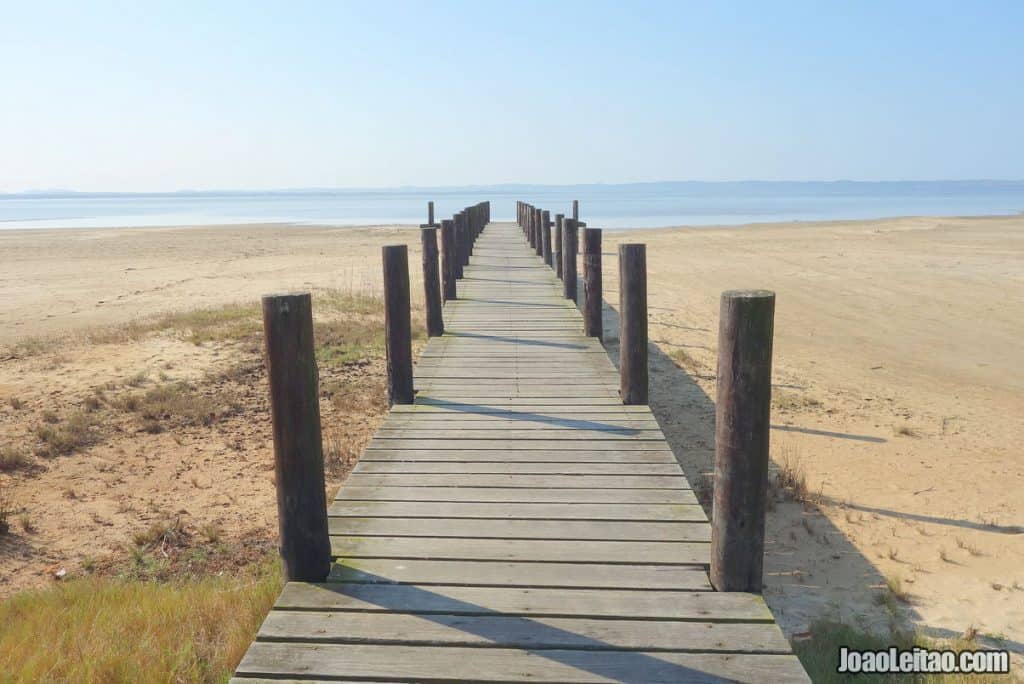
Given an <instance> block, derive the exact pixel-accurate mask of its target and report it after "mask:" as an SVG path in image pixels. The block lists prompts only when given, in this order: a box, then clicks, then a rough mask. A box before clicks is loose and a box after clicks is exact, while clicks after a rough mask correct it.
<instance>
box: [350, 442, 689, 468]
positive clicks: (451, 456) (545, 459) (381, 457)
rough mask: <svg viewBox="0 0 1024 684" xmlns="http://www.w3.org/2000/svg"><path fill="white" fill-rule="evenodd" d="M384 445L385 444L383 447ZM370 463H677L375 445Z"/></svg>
mask: <svg viewBox="0 0 1024 684" xmlns="http://www.w3.org/2000/svg"><path fill="white" fill-rule="evenodd" d="M382 444H384V443H382ZM366 461H451V462H458V463H469V462H474V461H475V462H486V461H491V462H500V463H504V462H509V463H531V462H532V463H676V458H675V456H674V455H673V454H672V452H671V451H658V450H654V449H651V450H644V451H609V450H605V451H597V450H589V449H575V448H573V449H560V450H557V451H556V450H551V449H549V450H546V451H545V450H543V449H452V448H450V447H449V446H447V445H443V444H438V445H435V446H433V447H430V446H429V445H423V446H422V447H421V448H419V449H389V448H387V447H386V446H380V445H374V444H372V443H371V445H370V446H369V447H368V448H367V449H366V450H365V451H364V452H363V456H362V458H361V459H360V463H362V462H366Z"/></svg>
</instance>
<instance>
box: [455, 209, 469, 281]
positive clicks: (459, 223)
mask: <svg viewBox="0 0 1024 684" xmlns="http://www.w3.org/2000/svg"><path fill="white" fill-rule="evenodd" d="M467 239H468V237H467V236H466V216H465V215H464V214H463V213H462V212H459V213H458V214H456V215H455V277H456V278H457V279H459V280H461V279H462V275H463V273H462V266H463V264H465V254H466V240H467Z"/></svg>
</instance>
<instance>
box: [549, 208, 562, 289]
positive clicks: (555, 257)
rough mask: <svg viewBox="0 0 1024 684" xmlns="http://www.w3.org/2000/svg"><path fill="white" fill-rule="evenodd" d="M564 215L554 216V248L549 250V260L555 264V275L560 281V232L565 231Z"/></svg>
mask: <svg viewBox="0 0 1024 684" xmlns="http://www.w3.org/2000/svg"><path fill="white" fill-rule="evenodd" d="M564 222H565V214H555V225H554V230H555V246H554V248H553V249H552V250H551V260H552V261H553V262H555V275H556V276H558V279H559V280H561V279H562V231H564V230H565V223H564Z"/></svg>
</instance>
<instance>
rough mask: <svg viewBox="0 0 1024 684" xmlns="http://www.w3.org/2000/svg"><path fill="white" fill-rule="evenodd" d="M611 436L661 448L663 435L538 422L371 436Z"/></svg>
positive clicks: (386, 431)
mask: <svg viewBox="0 0 1024 684" xmlns="http://www.w3.org/2000/svg"><path fill="white" fill-rule="evenodd" d="M604 437H614V438H615V439H617V440H628V441H635V442H656V443H657V444H658V446H659V447H662V448H663V447H664V443H665V437H664V435H662V434H661V430H658V429H653V430H652V429H650V428H627V429H621V428H618V429H616V428H614V427H612V428H608V429H607V430H588V429H583V428H567V427H560V426H546V425H538V426H536V427H532V428H527V429H522V428H521V427H509V428H506V429H503V430H500V431H499V430H494V429H487V428H462V427H459V428H451V429H447V430H445V429H430V430H427V429H419V428H411V427H399V428H394V429H392V428H388V427H382V428H381V429H379V430H377V434H376V435H375V439H378V440H384V439H405V440H430V439H443V440H445V441H450V440H457V439H458V440H464V439H480V438H495V439H502V440H516V441H534V440H542V441H552V440H554V441H580V440H587V439H602V438H604Z"/></svg>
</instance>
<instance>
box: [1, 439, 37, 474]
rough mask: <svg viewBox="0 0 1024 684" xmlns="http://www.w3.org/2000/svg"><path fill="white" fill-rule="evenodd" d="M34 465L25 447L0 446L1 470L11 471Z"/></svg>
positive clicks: (4, 471)
mask: <svg viewBox="0 0 1024 684" xmlns="http://www.w3.org/2000/svg"><path fill="white" fill-rule="evenodd" d="M30 465H32V457H31V456H29V455H28V453H27V452H26V451H25V450H24V449H19V448H17V447H13V446H3V447H0V472H3V473H9V472H12V471H15V470H20V469H21V468H27V467H29V466H30Z"/></svg>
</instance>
